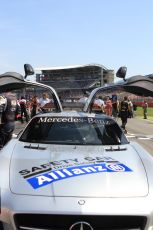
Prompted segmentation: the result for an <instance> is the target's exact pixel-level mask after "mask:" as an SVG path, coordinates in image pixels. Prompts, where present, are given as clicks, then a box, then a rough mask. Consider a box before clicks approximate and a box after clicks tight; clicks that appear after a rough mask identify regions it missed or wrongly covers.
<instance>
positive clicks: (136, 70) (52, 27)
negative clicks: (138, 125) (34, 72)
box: [0, 0, 153, 77]
mask: <svg viewBox="0 0 153 230" xmlns="http://www.w3.org/2000/svg"><path fill="white" fill-rule="evenodd" d="M0 5H1V7H0V41H1V42H0V74H2V73H4V72H9V71H14V72H19V73H21V74H24V64H25V63H29V64H31V65H32V66H33V67H34V69H35V68H39V67H55V66H67V65H68V66H69V65H84V64H100V65H104V66H105V67H106V68H108V69H113V70H114V71H115V72H117V70H118V68H119V67H120V66H126V67H127V77H130V76H134V75H138V74H141V75H145V74H152V73H153V63H152V60H153V58H152V57H153V0H13V1H10V0H5V1H4V0H0Z"/></svg>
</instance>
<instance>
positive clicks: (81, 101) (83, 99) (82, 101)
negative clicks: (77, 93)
mask: <svg viewBox="0 0 153 230" xmlns="http://www.w3.org/2000/svg"><path fill="white" fill-rule="evenodd" d="M87 99H88V95H87V94H86V93H85V94H84V96H83V97H81V98H80V99H79V100H78V102H80V103H83V104H85V103H86V101H87Z"/></svg>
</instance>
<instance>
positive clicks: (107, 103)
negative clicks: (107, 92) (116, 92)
mask: <svg viewBox="0 0 153 230" xmlns="http://www.w3.org/2000/svg"><path fill="white" fill-rule="evenodd" d="M105 113H106V115H108V116H112V101H111V99H110V97H109V96H107V98H106V101H105Z"/></svg>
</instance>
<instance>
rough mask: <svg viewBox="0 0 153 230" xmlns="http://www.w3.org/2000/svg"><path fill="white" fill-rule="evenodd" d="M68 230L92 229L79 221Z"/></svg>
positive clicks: (87, 224)
mask: <svg viewBox="0 0 153 230" xmlns="http://www.w3.org/2000/svg"><path fill="white" fill-rule="evenodd" d="M69 230H93V228H92V226H91V225H90V224H89V223H87V222H84V221H80V222H76V223H74V224H72V225H71V227H70V228H69Z"/></svg>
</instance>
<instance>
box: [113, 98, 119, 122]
mask: <svg viewBox="0 0 153 230" xmlns="http://www.w3.org/2000/svg"><path fill="white" fill-rule="evenodd" d="M118 112H119V101H118V99H117V95H112V116H113V117H114V119H116V118H117V116H118Z"/></svg>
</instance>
